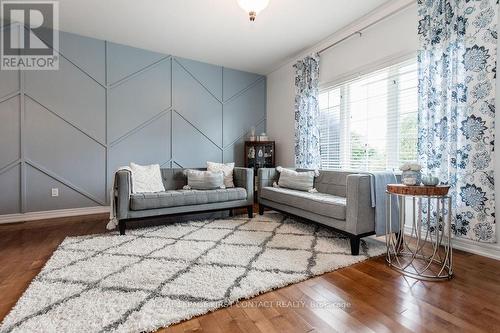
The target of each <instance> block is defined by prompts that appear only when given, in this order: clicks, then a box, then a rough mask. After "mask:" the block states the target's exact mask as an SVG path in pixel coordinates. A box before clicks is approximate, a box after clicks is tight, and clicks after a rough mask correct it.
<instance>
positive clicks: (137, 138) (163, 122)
mask: <svg viewBox="0 0 500 333" xmlns="http://www.w3.org/2000/svg"><path fill="white" fill-rule="evenodd" d="M170 112H171V111H167V112H165V113H163V114H162V115H160V117H158V118H156V119H154V120H153V121H152V122H150V123H148V124H147V125H146V126H144V127H142V128H140V129H139V130H137V131H135V132H134V133H132V134H130V135H128V136H127V137H125V138H124V139H123V140H120V141H119V142H118V143H116V144H115V145H113V146H111V147H110V149H109V179H111V178H112V175H113V172H115V171H116V170H117V169H118V168H119V167H121V166H127V165H129V164H130V162H131V161H132V162H134V163H138V164H143V165H146V164H156V163H157V164H160V165H162V164H165V163H167V162H170V159H171V151H170V147H171V133H170V129H171V125H170V124H171V114H170Z"/></svg>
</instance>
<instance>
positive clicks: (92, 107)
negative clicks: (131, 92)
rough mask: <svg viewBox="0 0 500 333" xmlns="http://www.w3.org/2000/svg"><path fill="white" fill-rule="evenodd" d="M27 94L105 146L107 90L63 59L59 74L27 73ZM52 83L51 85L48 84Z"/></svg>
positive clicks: (44, 72) (51, 72) (50, 72)
mask: <svg viewBox="0 0 500 333" xmlns="http://www.w3.org/2000/svg"><path fill="white" fill-rule="evenodd" d="M25 77H26V80H25V81H26V83H25V85H26V88H25V91H26V95H28V96H30V97H31V98H33V99H34V100H36V101H37V102H38V103H40V104H41V105H43V106H44V107H46V108H47V109H49V110H51V111H52V112H54V113H55V114H57V115H59V116H60V117H62V118H64V119H65V120H66V121H68V122H69V123H71V124H73V125H74V126H76V127H78V128H80V129H81V130H82V131H83V132H85V133H87V134H88V135H89V136H91V137H92V138H94V139H95V140H97V141H99V142H101V143H103V144H104V143H105V134H106V89H105V88H104V87H102V86H101V85H99V84H98V83H97V82H95V81H94V80H93V79H91V78H90V77H89V76H88V75H86V74H85V73H84V72H82V70H80V69H79V68H77V67H75V66H74V65H73V64H72V63H71V62H69V61H68V60H66V59H65V58H63V57H60V61H59V70H57V71H26V73H25ZM48 82H50V84H47V83H48Z"/></svg>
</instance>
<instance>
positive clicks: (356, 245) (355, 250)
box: [350, 236, 360, 256]
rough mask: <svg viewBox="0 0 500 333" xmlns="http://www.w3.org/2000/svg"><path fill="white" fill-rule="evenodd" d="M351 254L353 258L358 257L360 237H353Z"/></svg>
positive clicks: (351, 239)
mask: <svg viewBox="0 0 500 333" xmlns="http://www.w3.org/2000/svg"><path fill="white" fill-rule="evenodd" d="M350 241H351V254H352V255H353V256H357V255H358V254H359V243H360V238H359V237H356V236H354V237H351V238H350Z"/></svg>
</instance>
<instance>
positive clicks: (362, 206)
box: [258, 168, 375, 255]
mask: <svg viewBox="0 0 500 333" xmlns="http://www.w3.org/2000/svg"><path fill="white" fill-rule="evenodd" d="M297 171H305V170H299V169H297ZM278 178H279V173H278V172H277V171H276V169H274V168H262V169H259V171H258V199H259V214H261V215H262V214H263V213H264V208H266V207H267V208H270V209H273V210H277V211H280V212H284V213H288V214H291V215H295V216H299V217H302V218H305V219H307V220H310V221H313V222H317V223H320V224H323V225H325V226H328V227H331V228H333V229H335V230H336V231H338V232H340V233H343V234H345V235H347V236H348V237H349V238H350V242H351V253H352V254H353V255H357V254H359V244H360V238H362V237H365V236H369V235H373V234H374V233H375V209H374V208H372V205H371V194H370V193H371V189H370V175H367V174H358V173H353V172H343V171H320V175H319V177H316V178H315V180H314V187H315V188H316V189H317V190H318V193H309V192H304V191H297V190H291V189H286V188H275V187H273V182H278Z"/></svg>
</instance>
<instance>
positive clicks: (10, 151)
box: [0, 96, 21, 192]
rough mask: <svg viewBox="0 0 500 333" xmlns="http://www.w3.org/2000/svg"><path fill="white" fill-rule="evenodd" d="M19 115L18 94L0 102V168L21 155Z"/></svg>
mask: <svg viewBox="0 0 500 333" xmlns="http://www.w3.org/2000/svg"><path fill="white" fill-rule="evenodd" d="M20 115H21V113H20V110H19V96H15V97H12V98H10V99H8V100H6V101H3V102H1V103H0V133H1V134H0V135H1V138H0V170H2V169H3V168H4V167H6V166H7V165H9V164H11V163H12V162H14V161H17V160H18V159H19V158H20V157H21V142H20V121H21V117H20ZM1 188H2V187H0V189H1ZM0 192H1V190H0Z"/></svg>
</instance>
